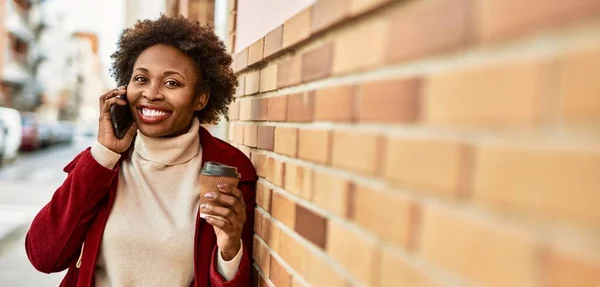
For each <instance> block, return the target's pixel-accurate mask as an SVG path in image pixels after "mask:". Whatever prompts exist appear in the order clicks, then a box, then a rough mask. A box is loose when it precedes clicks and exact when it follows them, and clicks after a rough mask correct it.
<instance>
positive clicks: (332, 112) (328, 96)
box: [312, 86, 355, 122]
mask: <svg viewBox="0 0 600 287" xmlns="http://www.w3.org/2000/svg"><path fill="white" fill-rule="evenodd" d="M312 92H313V93H314V94H315V96H314V97H315V117H314V119H315V120H317V121H319V120H322V121H334V122H350V121H353V120H354V100H355V98H354V95H355V87H354V86H337V87H330V88H325V89H321V90H316V91H312Z"/></svg>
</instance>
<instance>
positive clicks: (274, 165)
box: [266, 157, 285, 187]
mask: <svg viewBox="0 0 600 287" xmlns="http://www.w3.org/2000/svg"><path fill="white" fill-rule="evenodd" d="M266 169H267V174H266V178H267V180H268V181H270V182H271V183H272V184H274V185H277V186H279V187H282V186H283V176H284V169H285V167H284V164H283V162H281V161H278V160H276V159H274V158H272V157H267V160H266Z"/></svg>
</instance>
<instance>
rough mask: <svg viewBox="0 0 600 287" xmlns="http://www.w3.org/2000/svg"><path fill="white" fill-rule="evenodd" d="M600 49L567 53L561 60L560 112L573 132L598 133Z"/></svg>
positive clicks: (599, 117)
mask: <svg viewBox="0 0 600 287" xmlns="http://www.w3.org/2000/svg"><path fill="white" fill-rule="evenodd" d="M598 74H600V47H598V46H595V47H593V48H592V49H585V50H577V51H571V52H568V53H566V54H565V55H563V56H561V59H560V82H559V83H560V84H559V87H560V90H559V94H560V97H561V99H560V102H561V103H562V105H561V108H560V113H561V115H562V120H563V121H564V123H565V124H566V125H567V126H568V127H570V128H574V129H579V128H584V129H588V130H590V131H598V130H600V97H599V96H598V95H599V94H600V81H598V79H597V78H596V77H595V75H598Z"/></svg>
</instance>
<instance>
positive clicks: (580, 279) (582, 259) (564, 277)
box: [544, 250, 600, 287]
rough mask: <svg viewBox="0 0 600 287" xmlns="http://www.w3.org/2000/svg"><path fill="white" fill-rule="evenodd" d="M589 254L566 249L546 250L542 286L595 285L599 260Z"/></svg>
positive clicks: (569, 286) (599, 267)
mask: <svg viewBox="0 0 600 287" xmlns="http://www.w3.org/2000/svg"><path fill="white" fill-rule="evenodd" d="M592 253H593V252H592ZM590 255H592V254H585V255H583V254H576V253H574V252H569V251H566V250H550V251H548V253H547V255H546V257H545V260H544V263H545V266H544V271H545V272H544V276H545V278H544V279H545V280H544V283H546V284H547V285H544V286H549V287H571V286H597V285H598V274H600V260H599V259H598V258H597V257H596V258H593V256H590Z"/></svg>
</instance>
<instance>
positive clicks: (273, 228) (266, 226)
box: [261, 215, 281, 250]
mask: <svg viewBox="0 0 600 287" xmlns="http://www.w3.org/2000/svg"><path fill="white" fill-rule="evenodd" d="M261 224H262V236H261V237H262V238H263V239H264V240H265V242H267V245H269V246H270V247H271V248H272V249H273V250H279V246H280V245H281V242H280V240H279V239H280V234H281V229H279V227H277V225H275V223H274V222H273V220H272V219H271V218H269V216H267V215H265V216H263V218H262V223H261Z"/></svg>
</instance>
